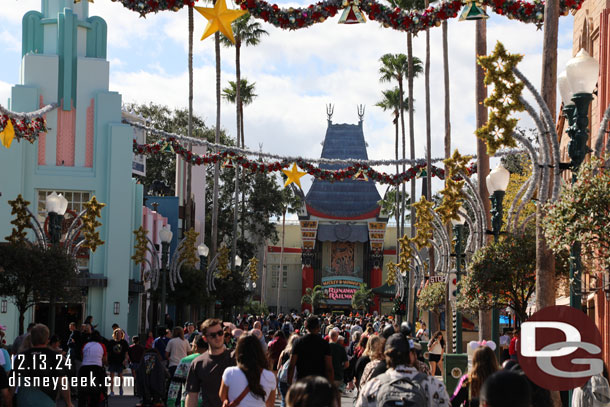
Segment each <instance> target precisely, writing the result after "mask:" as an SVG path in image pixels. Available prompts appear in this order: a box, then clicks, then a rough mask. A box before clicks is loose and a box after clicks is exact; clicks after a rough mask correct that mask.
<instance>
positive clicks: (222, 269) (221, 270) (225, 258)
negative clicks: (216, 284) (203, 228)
mask: <svg viewBox="0 0 610 407" xmlns="http://www.w3.org/2000/svg"><path fill="white" fill-rule="evenodd" d="M216 269H217V270H218V271H217V275H218V277H219V278H227V277H229V276H230V274H231V270H229V248H228V247H227V246H222V247H221V248H220V249H218V266H217V267H216Z"/></svg>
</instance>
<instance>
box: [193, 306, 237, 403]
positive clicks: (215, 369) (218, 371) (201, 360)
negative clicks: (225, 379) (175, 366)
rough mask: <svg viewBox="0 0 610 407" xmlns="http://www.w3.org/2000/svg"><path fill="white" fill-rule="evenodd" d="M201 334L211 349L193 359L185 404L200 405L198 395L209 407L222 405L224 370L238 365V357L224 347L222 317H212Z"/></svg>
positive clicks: (202, 325)
mask: <svg viewBox="0 0 610 407" xmlns="http://www.w3.org/2000/svg"><path fill="white" fill-rule="evenodd" d="M201 335H202V337H203V339H204V341H205V342H206V343H207V345H208V350H207V351H206V352H205V353H203V354H202V355H200V356H198V357H197V358H196V359H195V360H193V362H192V364H191V367H190V369H189V372H188V376H187V378H186V392H187V396H186V403H185V406H186V407H197V405H198V396H199V393H201V401H202V404H201V405H203V406H206V407H208V406H209V407H222V402H221V401H220V397H219V395H218V392H219V390H220V382H221V381H222V374H223V372H224V371H225V369H226V368H227V367H230V366H235V359H234V358H233V354H232V352H231V351H230V350H228V349H227V348H226V347H225V344H224V335H223V329H222V321H221V320H219V319H215V318H211V319H206V320H205V321H204V322H203V324H201Z"/></svg>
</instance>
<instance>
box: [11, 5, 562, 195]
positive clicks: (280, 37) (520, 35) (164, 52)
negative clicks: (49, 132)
mask: <svg viewBox="0 0 610 407" xmlns="http://www.w3.org/2000/svg"><path fill="white" fill-rule="evenodd" d="M40 3H41V2H40V0H3V5H4V7H3V9H2V12H0V27H2V28H0V49H2V51H3V52H2V56H3V63H2V64H0V101H1V103H2V104H5V103H6V100H7V98H8V97H9V95H10V86H11V85H12V84H15V83H18V82H19V69H20V68H19V67H20V57H21V17H22V16H23V14H24V13H25V12H27V11H28V10H33V9H34V10H39V9H40ZM199 3H201V1H199ZM277 3H278V4H279V5H280V6H284V7H289V6H299V5H308V4H309V2H306V1H300V2H294V1H292V2H288V1H277ZM228 6H229V7H233V8H235V7H236V6H235V5H233V4H228ZM90 15H99V16H101V17H102V18H104V19H105V20H106V22H107V23H108V59H109V60H110V62H111V65H110V70H111V76H110V88H111V90H114V91H118V92H120V93H121V94H122V95H123V100H124V101H125V102H138V103H146V102H149V101H153V102H156V103H162V104H165V105H168V106H170V107H186V106H187V103H188V100H187V96H188V75H187V49H188V43H187V38H188V37H187V36H188V30H187V12H186V10H181V11H180V12H177V13H174V12H162V13H159V14H156V15H150V16H148V17H147V18H146V19H143V18H140V17H139V16H138V14H137V13H134V12H131V11H129V10H127V9H125V8H123V7H122V6H121V5H120V3H117V2H111V1H110V0H95V3H94V4H91V5H90ZM338 18H339V16H336V17H335V18H332V19H329V20H327V21H326V22H325V23H322V24H316V25H314V26H313V27H311V28H308V29H303V30H298V31H284V30H281V29H278V28H275V27H273V26H271V25H269V24H266V23H264V22H262V21H261V23H262V25H263V28H264V29H266V30H267V31H268V32H269V34H270V35H269V36H267V37H264V38H263V40H262V42H261V44H260V45H259V46H258V47H255V48H246V49H244V50H243V52H242V75H244V76H245V77H247V78H248V79H249V80H250V81H253V82H256V93H257V94H258V95H259V96H258V98H257V99H256V100H255V101H254V103H253V104H252V105H251V106H249V107H247V108H246V110H245V131H246V135H245V137H246V144H247V145H248V146H249V147H251V148H254V149H258V148H259V145H260V144H262V148H263V149H264V150H266V151H270V152H273V153H280V154H287V155H302V156H305V157H318V156H319V154H320V152H321V146H320V142H321V141H322V140H323V138H324V134H325V131H326V113H325V105H326V104H327V103H333V104H334V105H335V115H334V118H333V121H334V122H338V123H344V122H345V123H356V122H357V120H358V117H357V115H356V105H358V104H364V105H366V115H365V121H364V130H365V137H366V139H367V142H368V144H369V158H374V159H386V158H391V157H393V154H394V153H393V151H394V129H393V125H392V117H391V115H390V114H389V113H388V112H383V111H382V110H381V109H380V108H377V107H375V106H374V105H375V103H376V102H378V101H379V100H380V99H381V91H382V90H383V89H387V88H390V85H389V84H381V83H379V81H378V76H379V75H378V69H379V61H378V60H379V57H380V56H381V55H383V54H385V53H387V52H393V53H397V52H404V53H406V34H404V33H401V32H397V31H393V30H391V29H385V28H382V27H381V26H380V25H379V24H377V23H376V22H374V21H369V22H367V23H366V24H356V25H340V24H337V21H338ZM572 22H573V18H572V16H571V15H570V16H567V17H561V19H560V29H559V51H558V52H559V64H558V66H559V67H563V66H564V65H565V62H566V61H567V60H568V59H569V58H570V56H571V52H572ZM205 24H206V20H205V19H204V18H203V17H202V16H200V15H199V14H198V13H195V39H196V41H195V46H194V53H195V57H194V66H195V98H194V106H195V112H196V113H197V114H199V115H200V116H202V117H203V118H204V120H205V121H206V123H207V124H209V125H210V126H211V125H212V124H214V121H215V96H214V86H215V85H214V84H215V82H214V81H215V74H214V69H215V68H214V47H213V39H212V38H211V37H210V38H208V39H206V40H205V41H202V42H200V41H198V39H199V38H200V36H201V34H202V32H203V29H204V27H205ZM474 30H475V24H474V23H472V22H458V21H457V19H453V20H450V23H449V37H450V38H449V47H450V51H449V53H450V70H451V120H452V140H453V142H452V149H453V148H459V150H460V151H461V152H462V153H474V152H475V137H474V135H473V131H474V108H475V99H474ZM487 35H488V49H489V50H490V51H491V50H492V49H493V47H494V45H495V42H496V41H498V40H500V41H502V42H503V43H504V44H505V46H506V47H507V48H508V50H509V51H510V52H516V53H521V54H524V55H525V58H524V60H523V62H522V63H521V65H520V68H521V69H522V70H523V71H524V72H525V74H526V75H527V76H528V77H529V78H530V79H531V80H532V82H533V83H534V84H536V85H537V84H539V83H540V77H541V72H540V67H541V63H542V55H541V54H542V31H538V30H536V27H535V26H534V25H530V24H523V23H520V22H518V21H515V20H508V19H507V18H505V17H503V16H498V15H495V14H491V18H490V19H489V20H488V34H487ZM424 41H425V34H424V33H420V34H419V35H418V37H416V38H415V39H414V55H416V56H419V57H420V58H421V59H423V58H424V56H425V42H424ZM431 52H432V61H431V67H432V70H431V84H432V86H431V105H432V140H433V142H432V156H433V157H440V156H441V155H442V154H443V136H444V127H443V123H444V119H443V117H444V111H443V94H444V89H443V85H442V83H443V82H442V81H443V79H442V78H443V71H442V47H441V29H440V28H433V29H431ZM234 60H235V56H234V51H233V49H226V48H225V49H223V51H222V71H223V72H222V85H223V87H224V86H226V85H227V82H228V81H229V80H234V69H235V67H234ZM560 70H561V68H560ZM415 101H416V102H415V110H416V114H415V128H416V140H417V146H416V156H417V157H423V156H424V153H425V107H424V79H423V75H422V77H421V78H418V79H416V80H415ZM522 125H523V127H532V126H531V124H530V123H529V122H527V121H524V122H523V123H522ZM222 127H223V128H225V129H226V130H227V132H228V133H229V134H231V135H233V134H234V132H235V109H234V107H233V106H232V105H229V104H226V103H223V106H222ZM408 154H409V153H408V146H407V155H408ZM382 169H383V168H382ZM307 185H309V182H305V183H304V187H305V188H307ZM418 189H419V188H418ZM381 190H385V187H384V188H382V189H381Z"/></svg>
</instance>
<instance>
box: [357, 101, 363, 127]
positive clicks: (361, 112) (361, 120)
mask: <svg viewBox="0 0 610 407" xmlns="http://www.w3.org/2000/svg"><path fill="white" fill-rule="evenodd" d="M357 108H358V118H359V119H360V120H359V124H360V125H362V122H363V121H364V108H365V105H357Z"/></svg>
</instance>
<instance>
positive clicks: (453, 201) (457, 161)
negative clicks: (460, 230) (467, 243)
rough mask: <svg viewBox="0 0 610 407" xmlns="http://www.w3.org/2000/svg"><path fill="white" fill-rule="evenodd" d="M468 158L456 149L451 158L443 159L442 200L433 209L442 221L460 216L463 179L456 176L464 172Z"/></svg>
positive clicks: (445, 221) (446, 221) (448, 220)
mask: <svg viewBox="0 0 610 407" xmlns="http://www.w3.org/2000/svg"><path fill="white" fill-rule="evenodd" d="M470 159H471V157H470V156H462V155H461V154H460V152H459V151H458V150H457V149H456V150H455V151H454V152H453V155H452V156H451V158H447V159H446V160H444V163H445V165H446V166H447V174H445V188H444V189H442V190H441V191H440V194H441V195H442V197H443V200H442V202H441V204H440V205H439V206H438V207H437V208H436V209H435V211H436V213H438V214H439V216H440V217H441V220H442V222H443V223H448V222H450V221H451V220H452V219H455V220H458V219H459V218H460V217H459V215H458V210H459V209H460V206H462V201H463V199H464V193H463V192H462V187H463V186H464V180H458V179H457V178H458V177H460V176H461V175H460V173H462V172H463V173H466V165H467V164H468V161H470Z"/></svg>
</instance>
